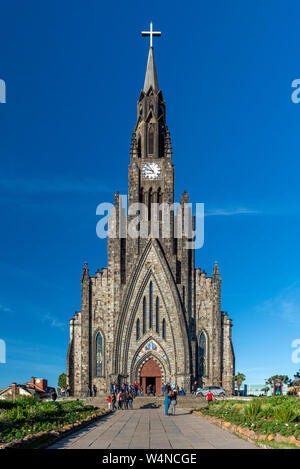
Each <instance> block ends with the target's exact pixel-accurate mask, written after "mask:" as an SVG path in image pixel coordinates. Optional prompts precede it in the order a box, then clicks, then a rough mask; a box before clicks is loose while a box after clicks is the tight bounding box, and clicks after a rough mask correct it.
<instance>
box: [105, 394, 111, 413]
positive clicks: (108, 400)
mask: <svg viewBox="0 0 300 469" xmlns="http://www.w3.org/2000/svg"><path fill="white" fill-rule="evenodd" d="M106 400H107V404H108V410H111V401H112V398H111V396H108V398H107V399H106Z"/></svg>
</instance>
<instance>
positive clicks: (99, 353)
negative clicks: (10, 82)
mask: <svg viewBox="0 0 300 469" xmlns="http://www.w3.org/2000/svg"><path fill="white" fill-rule="evenodd" d="M96 376H103V337H102V334H101V333H100V332H98V334H97V336H96Z"/></svg>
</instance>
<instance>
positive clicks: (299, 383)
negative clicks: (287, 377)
mask: <svg viewBox="0 0 300 469" xmlns="http://www.w3.org/2000/svg"><path fill="white" fill-rule="evenodd" d="M294 378H295V379H294V380H293V381H292V382H291V385H292V386H300V370H299V371H297V373H295V374H294Z"/></svg>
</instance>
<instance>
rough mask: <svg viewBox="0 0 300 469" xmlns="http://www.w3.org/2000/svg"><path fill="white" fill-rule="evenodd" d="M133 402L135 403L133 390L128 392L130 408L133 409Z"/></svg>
mask: <svg viewBox="0 0 300 469" xmlns="http://www.w3.org/2000/svg"><path fill="white" fill-rule="evenodd" d="M132 403H133V394H132V392H129V393H128V404H129V408H130V410H133V407H132Z"/></svg>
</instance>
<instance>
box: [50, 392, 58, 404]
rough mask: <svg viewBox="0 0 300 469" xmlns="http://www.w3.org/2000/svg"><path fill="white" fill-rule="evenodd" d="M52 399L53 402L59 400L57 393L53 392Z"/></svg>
mask: <svg viewBox="0 0 300 469" xmlns="http://www.w3.org/2000/svg"><path fill="white" fill-rule="evenodd" d="M51 399H52V402H55V401H56V399H57V394H56V391H52V393H51Z"/></svg>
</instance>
